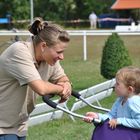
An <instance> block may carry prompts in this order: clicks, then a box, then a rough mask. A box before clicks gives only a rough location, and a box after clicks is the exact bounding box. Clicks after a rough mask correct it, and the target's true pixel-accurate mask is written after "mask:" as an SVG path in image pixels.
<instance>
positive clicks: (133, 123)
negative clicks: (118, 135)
mask: <svg viewBox="0 0 140 140" xmlns="http://www.w3.org/2000/svg"><path fill="white" fill-rule="evenodd" d="M133 99H134V100H131V101H129V102H128V111H129V112H130V114H131V116H130V118H125V117H124V118H118V119H117V122H118V124H122V125H124V126H126V127H130V128H136V129H140V99H139V100H137V99H136V98H133Z"/></svg>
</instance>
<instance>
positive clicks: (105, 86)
mask: <svg viewBox="0 0 140 140" xmlns="http://www.w3.org/2000/svg"><path fill="white" fill-rule="evenodd" d="M114 84H115V79H112V80H109V81H106V82H103V83H101V84H98V85H95V86H92V87H90V88H87V89H85V90H82V91H80V92H79V94H81V96H82V97H83V98H84V99H85V100H86V101H87V102H89V103H94V102H97V103H98V105H99V106H101V105H100V103H99V100H101V99H103V98H105V97H108V96H110V95H111V93H112V91H113V87H114ZM55 102H57V100H55ZM60 105H61V107H64V108H65V109H68V107H67V102H65V103H63V104H60ZM84 106H86V104H85V103H83V102H82V101H81V100H75V102H74V104H73V106H72V108H71V109H70V111H72V112H73V111H75V110H77V109H80V108H82V107H84ZM62 116H63V111H61V110H55V109H53V108H51V107H49V106H48V105H47V104H46V103H41V104H38V105H36V108H35V110H34V111H33V112H32V113H31V116H30V119H29V126H32V125H36V124H39V123H42V122H46V121H50V120H53V119H60V118H61V117H62ZM70 117H71V118H72V119H73V120H74V117H72V116H70Z"/></svg>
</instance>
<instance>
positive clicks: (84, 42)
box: [83, 31, 87, 61]
mask: <svg viewBox="0 0 140 140" xmlns="http://www.w3.org/2000/svg"><path fill="white" fill-rule="evenodd" d="M83 44H84V45H83V55H84V61H86V60H87V34H86V31H83Z"/></svg>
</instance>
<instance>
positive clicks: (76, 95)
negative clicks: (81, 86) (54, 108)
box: [71, 91, 81, 99]
mask: <svg viewBox="0 0 140 140" xmlns="http://www.w3.org/2000/svg"><path fill="white" fill-rule="evenodd" d="M71 95H72V96H74V97H76V98H77V99H80V96H81V95H80V94H79V93H78V92H77V91H72V93H71Z"/></svg>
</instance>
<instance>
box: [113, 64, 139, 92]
mask: <svg viewBox="0 0 140 140" xmlns="http://www.w3.org/2000/svg"><path fill="white" fill-rule="evenodd" d="M116 79H117V80H120V81H122V82H123V83H124V85H125V86H127V87H128V86H132V87H133V88H134V90H135V94H139V93H140V68H137V67H133V66H128V67H124V68H122V69H120V70H119V71H118V72H117V74H116Z"/></svg>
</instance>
